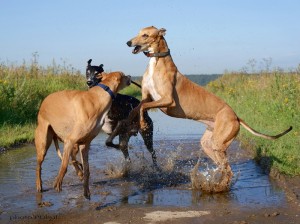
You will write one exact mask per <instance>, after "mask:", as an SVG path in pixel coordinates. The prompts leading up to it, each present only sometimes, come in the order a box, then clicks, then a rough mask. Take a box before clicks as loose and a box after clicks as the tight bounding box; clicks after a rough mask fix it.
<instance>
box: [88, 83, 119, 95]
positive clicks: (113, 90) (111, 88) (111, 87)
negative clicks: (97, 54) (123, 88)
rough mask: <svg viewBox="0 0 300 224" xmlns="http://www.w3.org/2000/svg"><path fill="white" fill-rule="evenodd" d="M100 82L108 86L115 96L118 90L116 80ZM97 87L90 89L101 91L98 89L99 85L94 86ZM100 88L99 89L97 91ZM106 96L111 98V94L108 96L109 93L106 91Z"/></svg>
mask: <svg viewBox="0 0 300 224" xmlns="http://www.w3.org/2000/svg"><path fill="white" fill-rule="evenodd" d="M100 83H101V84H103V85H105V86H107V87H109V89H110V90H111V91H112V92H113V94H114V95H115V96H116V95H117V92H118V88H119V85H118V83H117V82H112V81H108V80H104V81H103V82H100ZM96 87H97V88H92V89H91V90H92V91H96V92H97V93H99V94H100V93H101V92H102V91H103V89H101V90H100V87H98V86H96ZM99 90H100V91H99ZM107 96H109V97H110V98H112V99H113V97H112V96H110V94H109V93H108V94H107Z"/></svg>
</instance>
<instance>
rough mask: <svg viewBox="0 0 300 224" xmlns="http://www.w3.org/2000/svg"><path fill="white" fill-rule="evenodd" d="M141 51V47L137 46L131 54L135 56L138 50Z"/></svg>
mask: <svg viewBox="0 0 300 224" xmlns="http://www.w3.org/2000/svg"><path fill="white" fill-rule="evenodd" d="M140 49H141V46H139V45H137V46H136V47H135V48H134V49H133V50H132V53H133V54H136V53H138V52H139V50H140Z"/></svg>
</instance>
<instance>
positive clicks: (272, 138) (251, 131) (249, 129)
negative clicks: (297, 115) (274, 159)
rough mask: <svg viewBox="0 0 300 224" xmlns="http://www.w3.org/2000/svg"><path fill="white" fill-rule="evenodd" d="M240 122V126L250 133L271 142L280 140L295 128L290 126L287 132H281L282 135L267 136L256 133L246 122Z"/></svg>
mask: <svg viewBox="0 0 300 224" xmlns="http://www.w3.org/2000/svg"><path fill="white" fill-rule="evenodd" d="M239 121H240V124H241V125H242V126H243V127H244V128H245V129H246V130H247V131H249V132H250V133H252V134H253V135H256V136H259V137H262V138H265V139H270V140H274V139H277V138H280V137H281V136H283V135H285V134H287V133H288V132H290V131H291V130H292V129H293V127H292V126H290V127H289V128H288V129H287V130H285V131H283V132H281V133H280V134H277V135H273V136H271V135H266V134H262V133H259V132H258V131H255V130H254V129H253V128H251V127H250V126H249V125H248V124H247V123H246V122H245V121H243V120H242V119H240V118H239Z"/></svg>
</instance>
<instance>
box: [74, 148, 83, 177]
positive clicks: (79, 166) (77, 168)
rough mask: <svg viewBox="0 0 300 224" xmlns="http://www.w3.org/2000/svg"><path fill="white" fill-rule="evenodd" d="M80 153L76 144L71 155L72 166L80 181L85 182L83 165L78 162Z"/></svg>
mask: <svg viewBox="0 0 300 224" xmlns="http://www.w3.org/2000/svg"><path fill="white" fill-rule="evenodd" d="M78 151H79V145H78V144H75V145H74V148H73V150H72V153H71V158H72V165H73V166H74V168H75V171H76V174H77V176H78V177H79V179H80V180H83V165H82V164H81V163H80V162H78V161H77V160H76V156H77V153H78ZM81 162H83V159H82V158H81Z"/></svg>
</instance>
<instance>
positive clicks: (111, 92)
mask: <svg viewBox="0 0 300 224" xmlns="http://www.w3.org/2000/svg"><path fill="white" fill-rule="evenodd" d="M97 86H99V87H101V88H102V89H104V90H105V91H106V92H108V94H109V95H110V96H111V98H112V99H113V100H114V99H115V98H116V96H115V94H114V92H113V91H111V89H110V88H109V87H108V86H106V85H104V84H102V83H98V85H97Z"/></svg>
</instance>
